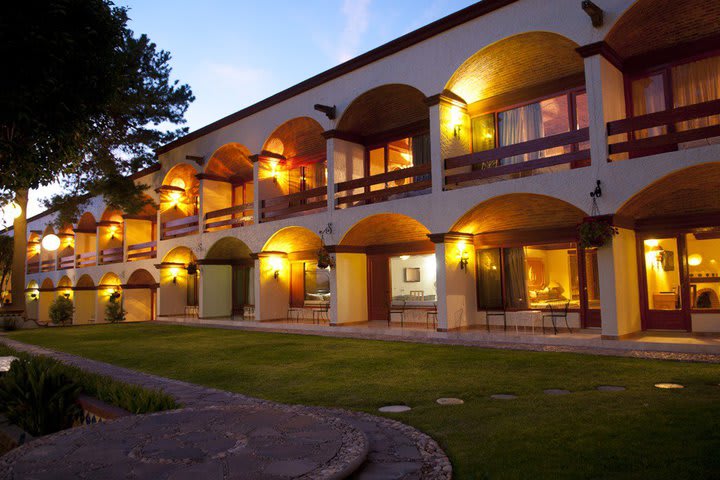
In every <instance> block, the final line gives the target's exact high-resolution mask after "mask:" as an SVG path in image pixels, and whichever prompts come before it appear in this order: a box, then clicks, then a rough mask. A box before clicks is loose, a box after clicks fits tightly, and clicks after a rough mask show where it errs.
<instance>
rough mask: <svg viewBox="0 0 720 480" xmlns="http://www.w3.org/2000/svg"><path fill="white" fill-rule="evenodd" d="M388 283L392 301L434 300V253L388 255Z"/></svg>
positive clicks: (435, 292)
mask: <svg viewBox="0 0 720 480" xmlns="http://www.w3.org/2000/svg"><path fill="white" fill-rule="evenodd" d="M390 285H391V289H392V299H393V301H396V302H397V301H406V302H435V301H436V300H437V282H436V268H435V254H434V253H430V254H427V255H400V256H397V257H390Z"/></svg>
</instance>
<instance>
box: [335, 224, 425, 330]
mask: <svg viewBox="0 0 720 480" xmlns="http://www.w3.org/2000/svg"><path fill="white" fill-rule="evenodd" d="M429 233H430V231H429V230H428V229H427V227H425V226H424V225H423V224H422V223H420V222H418V221H417V220H415V219H414V218H411V217H408V216H405V215H400V214H397V213H381V214H377V215H372V216H370V217H367V218H365V219H363V220H361V221H359V222H358V223H356V224H355V225H354V226H353V227H352V228H350V230H348V232H347V233H346V234H345V235H344V236H343V239H342V241H341V242H340V244H339V245H338V246H337V247H335V249H336V252H337V254H336V262H337V267H336V268H337V279H338V280H337V282H338V317H340V318H343V319H345V321H348V322H357V321H364V320H370V321H375V320H378V321H385V322H387V323H388V325H392V324H393V323H394V322H396V323H403V324H404V323H406V322H407V323H423V325H424V324H425V310H426V309H427V308H428V307H431V306H432V305H433V304H434V303H435V302H436V301H437V277H436V275H437V274H436V262H435V247H434V245H433V244H432V243H431V242H430V240H429V239H428V234H429ZM398 307H402V309H404V310H406V311H405V312H399V313H398V314H391V310H392V311H393V312H395V311H396V310H397V309H398Z"/></svg>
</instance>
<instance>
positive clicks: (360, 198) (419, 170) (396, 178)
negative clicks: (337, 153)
mask: <svg viewBox="0 0 720 480" xmlns="http://www.w3.org/2000/svg"><path fill="white" fill-rule="evenodd" d="M391 184H395V186H390V185H391ZM373 187H376V188H377V187H380V188H378V189H376V190H373ZM431 187H432V180H431V179H430V164H429V163H428V164H425V165H418V166H415V167H410V168H402V169H400V170H395V171H393V172H388V173H381V174H379V175H370V176H368V177H363V178H356V179H354V180H347V181H345V182H340V183H337V184H335V192H336V193H335V208H343V206H354V205H364V204H366V203H376V202H384V201H386V200H392V199H393V198H394V197H395V198H398V197H399V196H403V195H405V194H407V193H411V192H419V191H421V190H425V189H429V188H431ZM359 189H363V192H362V193H355V192H356V190H359ZM396 196H398V197H396Z"/></svg>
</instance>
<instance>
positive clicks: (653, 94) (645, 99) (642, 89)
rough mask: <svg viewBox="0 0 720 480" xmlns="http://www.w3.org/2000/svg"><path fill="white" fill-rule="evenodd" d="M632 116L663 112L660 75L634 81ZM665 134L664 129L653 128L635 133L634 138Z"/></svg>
mask: <svg viewBox="0 0 720 480" xmlns="http://www.w3.org/2000/svg"><path fill="white" fill-rule="evenodd" d="M632 99H633V115H634V116H636V117H638V116H640V115H646V114H648V113H655V112H660V111H662V110H665V87H664V84H663V76H662V75H652V76H650V77H645V78H641V79H638V80H635V81H634V82H633V84H632ZM664 133H665V127H663V126H661V127H654V128H649V129H646V130H638V131H636V132H635V138H638V139H639V138H647V137H655V136H657V135H662V134H664Z"/></svg>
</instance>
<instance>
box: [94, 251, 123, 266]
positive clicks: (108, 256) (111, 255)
mask: <svg viewBox="0 0 720 480" xmlns="http://www.w3.org/2000/svg"><path fill="white" fill-rule="evenodd" d="M99 260H100V262H99V263H100V265H108V264H111V263H121V262H122V261H123V249H122V247H115V248H106V249H104V250H100V258H99Z"/></svg>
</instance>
